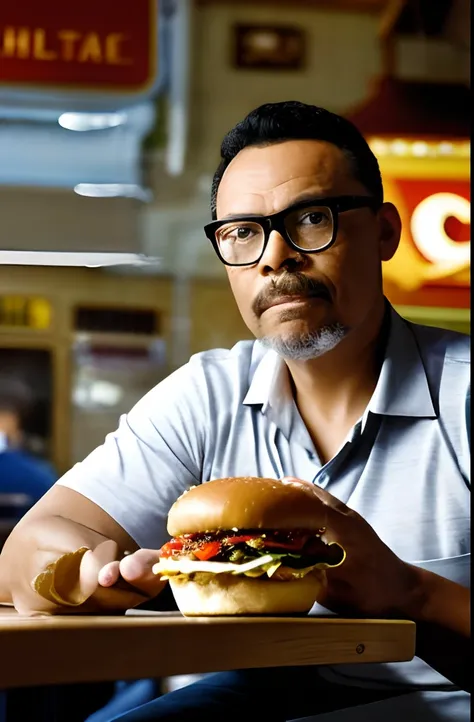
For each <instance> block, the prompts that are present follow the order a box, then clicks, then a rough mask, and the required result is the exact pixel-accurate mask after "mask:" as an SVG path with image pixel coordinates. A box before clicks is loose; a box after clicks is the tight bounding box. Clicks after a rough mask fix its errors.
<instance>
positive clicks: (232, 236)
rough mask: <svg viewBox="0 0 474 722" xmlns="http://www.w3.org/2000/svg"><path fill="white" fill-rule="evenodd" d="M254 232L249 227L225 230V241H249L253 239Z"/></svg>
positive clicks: (235, 227) (223, 237)
mask: <svg viewBox="0 0 474 722" xmlns="http://www.w3.org/2000/svg"><path fill="white" fill-rule="evenodd" d="M253 234H254V231H253V229H252V228H248V227H247V226H234V227H233V228H225V229H224V230H223V233H222V240H223V241H230V242H232V241H234V242H235V241H249V240H250V239H251V238H252V237H253Z"/></svg>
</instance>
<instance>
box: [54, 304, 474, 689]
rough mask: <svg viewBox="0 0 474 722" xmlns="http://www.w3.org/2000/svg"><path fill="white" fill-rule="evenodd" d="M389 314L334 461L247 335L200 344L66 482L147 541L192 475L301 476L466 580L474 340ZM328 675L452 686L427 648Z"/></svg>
mask: <svg viewBox="0 0 474 722" xmlns="http://www.w3.org/2000/svg"><path fill="white" fill-rule="evenodd" d="M390 317H391V318H390V330H389V337H388V342H387V348H386V354H385V359H384V362H383V365H382V370H381V373H380V377H379V380H378V383H377V386H376V389H375V391H374V394H373V396H372V398H371V400H370V402H369V405H368V407H367V409H366V411H365V413H364V415H363V417H362V418H361V419H360V421H359V422H358V423H357V424H356V425H355V426H354V428H353V429H352V430H351V432H350V434H349V435H348V437H347V438H346V440H345V442H344V443H343V444H342V446H341V448H340V450H339V452H338V453H337V454H336V456H335V457H334V458H333V459H332V460H331V461H329V462H328V463H327V464H324V465H322V464H321V462H320V460H319V458H318V455H317V453H316V450H315V448H314V445H313V443H312V441H311V438H310V436H309V434H308V432H307V430H306V427H305V426H304V423H303V421H302V419H301V417H300V415H299V413H298V410H297V408H296V405H295V403H294V400H293V396H292V392H291V386H290V381H289V376H288V371H287V367H286V365H285V363H284V362H283V361H282V359H280V358H279V357H278V356H277V355H276V354H275V353H274V352H272V351H268V350H266V349H264V348H263V347H262V346H261V345H260V344H259V342H253V341H242V342H240V343H238V344H236V345H235V346H234V347H233V348H232V349H231V350H221V349H218V350H213V351H207V352H204V353H200V354H197V355H195V356H193V357H192V358H191V359H190V361H189V363H187V364H186V365H185V366H183V367H182V368H180V369H178V370H177V371H175V372H174V373H173V374H171V375H170V376H169V377H168V378H167V379H165V380H164V381H162V382H161V383H160V384H158V386H156V387H155V388H154V389H153V390H152V391H150V392H149V393H148V394H147V395H146V396H145V397H144V398H143V399H141V400H140V401H139V402H138V403H137V404H136V406H135V407H134V408H133V409H132V410H131V411H130V413H129V414H128V415H126V416H123V417H122V418H121V420H120V425H119V428H118V430H117V431H115V432H114V433H111V434H109V435H108V436H107V438H106V440H105V442H104V444H103V445H102V446H100V447H99V448H98V449H96V450H95V451H93V452H92V453H91V454H90V455H89V456H88V457H87V459H85V461H83V462H82V463H80V464H77V465H76V466H74V467H73V468H72V469H71V470H70V471H69V472H68V473H67V474H66V475H65V476H64V477H63V478H62V479H61V480H60V481H59V482H58V483H60V484H63V485H65V486H68V487H70V488H72V489H75V490H76V491H78V492H80V493H81V494H83V495H84V496H86V497H88V498H89V499H91V500H92V501H93V502H95V503H96V504H98V505H99V506H100V507H102V508H103V509H104V510H105V511H106V512H107V513H108V514H110V516H112V517H113V518H114V519H115V520H116V521H117V522H118V523H119V524H120V525H121V526H122V527H123V528H124V529H126V531H127V532H128V533H129V534H130V535H131V536H132V537H133V538H134V539H135V540H136V542H137V543H138V544H139V545H140V546H142V547H149V548H150V547H151V548H157V547H160V546H161V545H162V544H163V542H164V541H165V540H166V539H167V538H168V535H167V533H166V517H167V514H168V511H169V508H170V507H171V505H172V504H173V503H174V501H175V500H176V499H177V497H178V496H179V495H180V494H181V493H182V492H183V491H184V490H185V489H187V488H188V487H190V486H192V485H194V484H197V483H201V482H204V481H208V480H211V479H216V478H220V477H225V476H247V475H248V476H265V477H272V478H281V477H282V476H285V475H291V476H296V477H299V478H301V479H305V480H308V481H313V483H315V484H318V485H320V486H322V487H324V488H327V489H328V491H330V492H331V493H332V494H334V495H335V496H337V497H338V498H339V499H341V500H342V501H343V502H345V503H346V504H348V505H349V506H350V507H352V508H353V509H356V510H357V511H358V512H359V513H360V514H362V515H363V516H364V517H365V518H366V519H367V521H368V522H369V523H370V524H371V525H372V526H373V527H374V529H375V530H376V532H377V533H378V534H379V536H380V537H381V538H382V539H383V541H384V542H385V543H386V544H388V546H389V547H391V549H393V551H394V552H395V553H396V554H398V555H399V556H400V557H401V558H402V559H404V560H407V561H411V562H416V563H419V564H422V565H424V566H427V567H428V568H430V569H433V570H434V571H437V572H439V573H440V574H443V575H444V576H446V577H450V578H452V579H453V580H455V581H458V582H460V583H462V584H465V585H468V584H469V583H470V581H469V568H470V555H469V552H470V430H469V428H468V423H467V418H468V416H469V399H470V339H469V337H467V336H463V335H461V334H457V333H454V332H450V331H444V330H440V329H435V328H430V327H425V326H418V325H414V324H411V323H408V322H407V321H405V320H404V319H402V318H401V317H400V316H399V315H398V314H397V313H396V312H395V311H394V310H393V309H391V310H390ZM317 611H318V608H317V607H315V608H314V613H317ZM327 674H328V675H337V676H338V678H339V681H343V680H344V681H346V682H347V683H352V684H364V681H362V680H363V679H365V680H366V681H365V683H367V682H368V683H369V684H370V685H371V686H372V685H377V684H378V683H383V684H385V685H386V684H389V685H392V684H397V685H398V684H403V685H405V684H411V685H416V686H418V685H421V686H423V687H424V688H425V689H426V688H428V689H430V688H431V689H433V688H434V689H436V688H437V687H438V685H440V684H441V685H445V684H446V680H445V679H444V678H443V677H440V675H438V674H437V673H436V672H434V671H433V670H432V669H431V668H430V667H428V665H426V664H424V663H423V662H421V661H420V660H418V659H416V660H414V661H413V662H410V663H406V664H405V663H403V664H391V665H390V664H389V665H369V666H366V665H362V666H354V667H345V668H342V667H337V670H329V669H328V670H327ZM341 675H343V676H341ZM369 679H370V680H371V681H370V682H369V681H368V680H369ZM376 680H378V682H377V681H376Z"/></svg>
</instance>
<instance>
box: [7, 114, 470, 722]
mask: <svg viewBox="0 0 474 722" xmlns="http://www.w3.org/2000/svg"><path fill="white" fill-rule="evenodd" d="M212 212H213V217H214V219H215V220H214V221H213V222H212V223H210V224H209V225H208V226H207V227H206V234H207V236H208V237H209V239H210V240H211V242H212V244H213V246H214V248H215V250H216V252H217V254H218V256H219V258H220V259H221V261H222V262H223V263H224V264H225V266H226V271H227V273H228V277H229V281H230V284H231V288H232V291H233V293H234V296H235V299H236V302H237V304H238V306H239V309H240V312H241V314H242V317H243V318H244V320H245V322H246V324H247V325H248V327H249V329H250V330H251V331H252V332H253V333H254V334H255V336H256V337H257V339H258V341H257V342H255V343H253V342H243V343H239V344H237V346H236V347H234V349H232V350H231V351H224V350H217V351H211V352H206V353H203V354H199V355H197V356H195V357H194V358H192V359H191V361H190V362H189V364H187V365H186V366H184V367H183V368H181V369H179V370H178V371H176V372H175V373H174V374H172V375H171V376H170V377H169V378H168V379H166V380H165V381H163V382H162V383H160V384H159V385H158V386H157V387H156V388H155V389H153V390H152V391H151V392H150V393H149V394H147V395H146V396H145V397H144V399H142V400H141V401H140V402H139V403H138V404H137V406H136V407H135V408H134V409H132V411H131V412H130V413H129V414H128V416H126V417H125V418H123V419H122V420H121V423H120V427H119V429H118V431H116V432H115V433H114V434H111V435H110V436H108V437H107V439H106V441H105V443H104V445H103V446H102V447H100V448H99V449H97V450H95V451H94V452H93V453H92V454H91V455H90V456H89V457H88V458H87V459H86V460H85V461H84V462H83V463H82V464H80V465H77V466H76V467H74V468H73V469H72V470H71V471H70V472H69V473H68V474H66V476H65V477H64V478H63V479H62V480H61V481H60V482H59V483H58V484H57V485H56V486H55V487H54V488H53V490H52V491H51V492H50V493H49V494H47V496H46V497H45V498H44V499H43V500H42V501H41V502H40V503H39V504H38V505H37V506H36V507H35V508H34V509H33V510H32V511H31V512H30V514H29V515H28V516H27V517H26V518H25V519H24V520H23V521H22V522H21V523H20V524H19V525H18V527H17V529H16V530H15V532H14V533H13V534H12V537H11V539H10V541H9V542H8V544H7V547H6V549H5V558H4V565H5V567H6V572H7V574H9V578H10V588H11V596H12V599H13V601H14V603H15V605H16V606H17V608H18V609H19V610H20V611H22V612H27V613H31V612H35V611H38V610H42V611H47V612H50V613H58V612H61V610H62V607H61V605H59V604H55V603H53V602H51V601H47V600H45V599H42V598H40V597H39V596H38V595H36V594H35V593H34V592H33V591H32V590H31V586H30V583H31V579H32V577H33V576H34V575H35V574H37V573H38V572H39V571H40V570H41V569H42V568H44V567H45V566H46V565H47V564H48V563H49V562H51V561H53V560H54V559H55V558H57V556H59V553H60V552H61V553H62V552H65V551H66V550H75V549H77V548H79V547H81V546H85V547H88V549H89V550H90V551H88V552H86V554H85V555H84V557H83V561H82V565H81V574H80V579H79V582H78V589H76V590H75V595H74V597H71V598H67V599H64V600H63V602H64V604H66V605H67V604H72V603H74V602H78V601H82V600H83V599H85V600H86V601H84V602H83V604H82V605H80V606H79V607H78V611H81V610H93V609H94V610H104V611H106V610H110V609H120V608H126V607H129V606H131V605H134V604H139V603H140V602H143V601H144V600H145V599H147V598H149V597H151V596H154V595H156V594H157V593H158V592H159V590H160V588H161V584H160V582H159V581H158V580H157V579H156V578H153V575H152V574H151V572H150V569H151V564H152V563H153V562H154V561H156V558H157V554H156V551H153V550H155V549H157V548H158V547H160V545H161V544H162V543H163V542H164V540H165V539H166V531H165V524H166V516H167V512H168V510H169V508H170V506H171V505H172V503H173V502H174V501H175V500H176V498H177V497H178V496H179V495H180V494H181V493H182V492H183V491H184V490H185V489H186V488H188V487H189V486H191V485H193V484H196V483H201V482H205V481H206V480H209V479H213V478H218V477H223V476H236V475H239V476H240V475H242V476H244V475H253V476H270V477H273V478H276V479H282V478H284V477H291V478H289V479H288V478H287V479H286V481H285V483H312V484H313V488H314V494H315V495H316V496H317V497H318V498H319V499H320V501H321V504H322V505H324V506H325V508H326V511H327V519H328V524H327V526H328V529H330V530H331V534H332V537H333V539H334V540H337V541H339V542H340V543H341V544H342V545H343V546H344V547H345V548H346V551H347V560H346V562H345V563H344V564H343V565H342V566H341V567H340V568H339V569H337V570H333V571H331V572H329V573H328V579H329V589H328V596H327V598H326V599H324V600H321V601H322V602H323V604H324V605H325V606H326V607H327V608H330V609H333V610H336V611H341V612H343V613H349V614H354V615H358V614H359V615H370V616H392V615H395V616H401V617H407V618H410V619H413V620H415V621H416V622H417V624H418V630H419V636H418V649H417V653H418V654H419V655H420V656H419V657H417V658H416V659H415V660H414V661H413V662H410V663H407V664H399V665H390V664H389V665H370V666H368V667H367V666H364V667H360V666H358V667H357V668H353V667H346V668H341V667H338V668H333V669H319V670H318V669H297V670H284V672H283V673H282V671H281V670H278V669H275V670H271V671H268V672H267V671H265V670H264V671H255V672H251V671H242V672H240V673H228V674H227V675H226V674H224V675H216V676H213V677H210V678H209V679H205V680H202V681H201V682H199V683H197V684H196V685H192V686H190V687H189V688H186V689H184V690H179V691H177V692H174V693H172V694H171V695H169V696H168V695H165V696H164V697H163V698H161V699H159V700H157V701H155V702H152V703H151V706H150V705H148V706H146V707H145V708H144V709H142V710H137V711H135V712H132V713H130V714H129V715H126V716H124V717H123V720H144V719H149V720H152V719H153V720H155V719H156V720H165V719H166V720H167V719H173V720H175V719H179V720H186V719H192V720H193V719H206V721H207V722H210V721H211V720H230V719H232V720H233V719H253V718H254V717H255V718H257V717H258V718H259V719H268V720H272V721H273V720H275V721H278V722H280V720H289V719H294V718H296V717H298V716H300V717H301V716H302V715H305V714H306V715H308V714H313V715H316V717H314V719H316V720H318V722H323V720H324V722H326V720H331V721H332V720H354V719H362V718H364V719H365V720H369V719H381V718H383V719H384V720H389V719H391V717H390V714H392V719H396V720H397V722H398V721H399V719H400V718H401V717H402V715H404V716H405V717H408V719H411V720H412V719H416V720H425V719H426V720H435V719H436V720H439V719H459V720H467V719H468V701H467V700H468V695H467V694H466V693H464V692H463V691H458V688H457V686H456V685H463V686H465V685H466V680H467V674H466V668H465V665H466V660H467V652H466V646H467V641H468V638H469V635H470V629H469V591H468V589H467V586H468V584H469V581H468V577H467V572H468V568H469V564H468V562H469V533H470V531H469V530H470V523H469V498H470V482H469V468H470V463H469V456H470V447H469V433H468V429H467V423H466V418H467V417H466V413H467V409H468V399H469V341H468V338H467V337H463V336H461V335H458V334H454V333H450V332H447V331H442V330H439V329H430V328H425V327H419V326H414V325H412V324H408V323H407V322H405V321H404V320H403V319H401V318H400V317H399V316H398V315H397V314H396V313H395V312H394V311H393V309H391V307H390V306H389V305H388V303H387V302H386V301H385V299H384V296H383V291H382V271H381V266H382V262H385V261H388V260H389V259H390V258H392V256H393V254H394V253H395V251H396V249H397V245H398V242H399V238H400V218H399V215H398V212H397V210H396V208H395V207H394V206H393V205H392V204H390V203H385V202H384V200H383V188H382V181H381V177H380V172H379V168H378V164H377V161H376V159H375V157H374V156H373V154H372V152H371V151H370V149H369V147H368V146H367V144H366V142H365V140H364V139H363V138H362V136H361V135H360V133H359V132H358V131H357V130H356V129H355V128H354V127H353V126H352V125H351V124H350V123H348V122H347V121H346V120H344V119H342V118H340V117H338V116H335V115H333V114H331V113H329V112H327V111H325V110H323V109H321V108H316V107H313V106H307V105H304V104H302V103H297V102H288V103H277V104H269V105H264V106H262V107H261V108H258V109H257V110H255V111H253V112H252V113H250V115H249V116H248V117H247V118H246V119H245V120H244V121H242V122H241V123H239V124H238V125H237V126H236V127H235V128H234V129H233V130H232V131H231V132H230V133H229V134H228V135H227V136H226V138H225V139H224V142H223V145H222V162H221V164H220V166H219V168H218V170H217V172H216V175H215V179H214V184H213V191H212ZM346 504H347V506H346ZM54 550H57V551H54ZM135 550H138V551H136V553H135V554H129V555H127V556H126V557H125V558H122V557H123V553H124V552H125V551H129V552H130V551H135ZM121 559H122V560H121ZM19 560H21V562H20V561H19ZM120 560H121V561H120ZM120 577H121V578H120ZM119 579H120V585H117V584H116V583H117V581H118V580H119ZM124 580H125V581H126V582H128V583H130V585H133V589H132V587H131V586H130V587H128V588H125V585H124ZM137 590H141V593H138V592H137ZM425 630H426V632H425ZM430 641H432V642H433V645H432V648H430V646H429V642H430ZM436 650H438V654H436ZM439 650H441V652H442V653H441V654H439ZM157 653H159V652H157ZM426 660H428V661H429V664H430V665H433V667H436V669H437V670H438V671H435V669H434V668H433V667H432V666H429V665H428V664H427V663H426ZM446 676H447V677H448V678H447V677H446ZM269 688H273V692H271V693H270V692H269ZM417 690H423V691H420V692H418V691H417ZM387 698H388V700H387ZM260 701H263V702H264V705H265V716H263V717H262V711H260V710H259V711H258V712H257V711H256V710H257V708H258V707H259V702H260ZM362 704H363V705H364V707H363V708H360V709H357V710H354V711H352V710H351V709H350V707H351V706H354V705H359V706H360V705H362ZM340 708H345V709H341V711H337V710H339V709H340ZM326 713H327V716H326ZM346 713H347V714H346ZM120 719H122V718H120Z"/></svg>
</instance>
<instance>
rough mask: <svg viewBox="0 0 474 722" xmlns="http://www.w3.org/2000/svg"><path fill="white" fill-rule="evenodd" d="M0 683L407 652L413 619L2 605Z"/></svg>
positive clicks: (358, 659)
mask: <svg viewBox="0 0 474 722" xmlns="http://www.w3.org/2000/svg"><path fill="white" fill-rule="evenodd" d="M0 650H1V652H0V689H1V688H3V689H6V688H9V687H23V686H33V685H45V684H60V683H69V682H96V681H105V680H114V679H139V678H147V677H168V676H171V675H175V674H191V673H200V672H215V671H220V670H229V669H239V668H244V667H275V666H286V665H304V664H340V663H344V664H347V663H351V664H357V663H364V662H402V661H407V660H410V659H412V658H413V656H414V653H415V624H414V623H413V622H408V621H394V620H390V621H385V620H371V619H363V620H354V619H340V618H338V617H329V618H317V617H302V618H264V617H258V618H257V617H254V618H236V617H233V618H225V617H221V618H210V617H201V618H194V619H189V618H188V619H186V618H184V617H182V616H180V615H178V614H177V613H176V614H173V613H171V614H170V613H168V614H165V615H156V614H155V615H153V616H57V617H22V616H20V615H18V614H17V613H16V612H15V611H14V610H13V609H11V608H8V607H0Z"/></svg>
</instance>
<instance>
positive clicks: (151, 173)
mask: <svg viewBox="0 0 474 722" xmlns="http://www.w3.org/2000/svg"><path fill="white" fill-rule="evenodd" d="M469 15H470V3H469V0H268V1H267V0H251V1H247V0H134V2H133V3H132V2H131V1H130V0H99V1H97V0H80V2H78V1H77V0H72V1H71V2H64V0H42V2H38V1H37V0H17V2H15V3H13V2H2V3H1V7H0V546H1V543H2V540H3V539H4V538H5V535H7V534H8V532H9V530H10V529H11V527H12V525H13V524H14V523H15V521H16V520H17V519H18V518H19V516H21V514H22V513H24V511H25V509H26V508H28V506H29V505H31V504H32V503H34V501H35V500H36V498H38V495H41V494H42V493H44V491H45V490H46V489H47V488H48V487H49V486H50V485H51V484H52V483H54V480H55V479H56V478H57V477H58V476H59V475H61V474H62V473H64V472H65V471H66V470H67V469H68V468H70V467H71V465H72V464H74V463H75V462H77V461H79V460H81V459H83V458H84V456H86V455H87V454H88V453H89V452H90V451H91V450H92V449H93V448H94V447H95V446H97V445H98V444H100V443H101V442H102V440H103V438H104V436H105V435H106V434H107V433H108V432H109V431H112V430H113V429H114V428H115V427H116V425H117V422H118V418H119V416H120V415H121V414H122V413H125V412H126V411H128V410H129V409H130V408H131V407H132V406H133V404H134V403H135V402H136V401H137V400H138V399H139V398H140V397H141V396H142V395H143V394H144V393H145V392H146V391H148V390H149V389H150V388H152V387H153V386H154V385H155V384H157V383H158V382H159V381H160V380H161V379H163V378H164V377H165V376H167V375H168V374H169V373H170V372H171V371H172V370H174V369H175V368H177V367H178V366H180V365H182V364H183V363H186V361H187V360H188V359H189V357H190V355H191V354H194V353H196V352H199V351H202V350H205V349H209V348H214V347H230V346H232V345H233V344H234V343H235V342H237V341H238V340H240V339H243V338H249V337H250V333H249V331H248V330H247V329H246V327H245V326H244V324H243V321H242V320H241V318H240V316H239V313H238V311H237V307H236V305H235V303H234V300H233V298H232V296H231V293H230V290H229V288H228V285H227V280H226V275H225V270H224V267H223V266H222V265H221V264H220V262H219V260H218V259H217V257H216V256H215V254H214V251H213V249H212V247H211V244H210V243H209V242H208V241H207V239H206V238H205V236H204V233H203V230H202V227H203V225H204V224H205V223H206V222H207V221H208V220H209V219H210V211H209V196H210V187H211V179H212V175H213V172H214V170H215V168H216V166H217V164H218V161H219V148H220V142H221V140H222V138H223V136H224V134H225V133H226V131H227V130H229V129H230V128H231V127H232V126H233V125H234V124H235V123H236V122H237V121H238V120H240V119H242V118H243V117H244V116H245V115H246V114H247V112H248V111H250V110H251V109H252V108H254V107H256V106H258V105H260V104H262V103H265V102H272V101H281V100H301V101H304V102H307V103H313V104H316V105H321V106H323V107H325V108H328V109H329V110H332V111H335V112H337V113H339V114H342V115H344V116H346V117H348V118H350V119H351V120H353V121H354V122H355V123H356V125H357V126H358V127H359V128H360V129H361V131H362V132H363V133H364V134H365V136H366V137H367V139H368V141H369V143H370V145H371V147H372V148H373V150H374V152H375V154H376V155H377V157H378V158H379V161H380V166H381V170H382V174H383V177H384V182H385V189H386V197H387V200H391V201H393V202H395V203H396V204H397V206H398V209H399V211H400V212H401V215H402V218H403V222H404V231H403V237H402V242H401V246H400V249H399V251H398V253H397V254H396V256H395V258H394V259H393V260H392V261H390V262H389V263H387V264H385V269H384V283H385V289H386V295H387V297H388V299H389V300H390V301H391V302H392V303H393V304H394V306H395V307H396V308H397V310H398V311H399V312H400V313H401V314H402V315H403V316H405V317H406V318H408V319H410V320H412V321H418V322H420V323H427V324H432V325H436V326H441V327H446V328H451V329H455V330H458V331H462V332H464V333H467V334H468V333H470V308H469V297H470V184H469V167H470V140H469V133H470V131H469V128H470V123H469V95H470V75H469V72H470V70H469V69H470V22H469V20H470V18H469ZM33 469H34V471H33ZM33 478H34V479H37V482H38V483H37V484H36V485H34V484H33V482H32V479H33ZM33 487H34V488H33ZM25 719H26V718H25ZM51 719H52V718H51ZM71 722H72V720H71Z"/></svg>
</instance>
